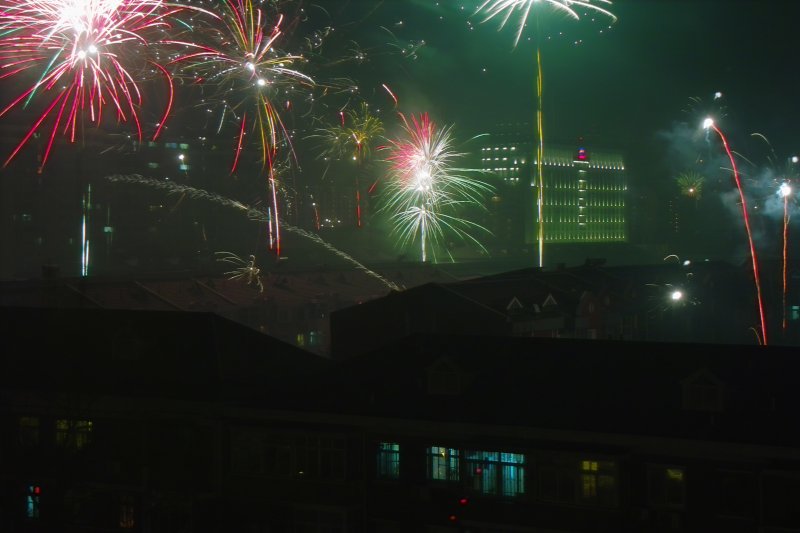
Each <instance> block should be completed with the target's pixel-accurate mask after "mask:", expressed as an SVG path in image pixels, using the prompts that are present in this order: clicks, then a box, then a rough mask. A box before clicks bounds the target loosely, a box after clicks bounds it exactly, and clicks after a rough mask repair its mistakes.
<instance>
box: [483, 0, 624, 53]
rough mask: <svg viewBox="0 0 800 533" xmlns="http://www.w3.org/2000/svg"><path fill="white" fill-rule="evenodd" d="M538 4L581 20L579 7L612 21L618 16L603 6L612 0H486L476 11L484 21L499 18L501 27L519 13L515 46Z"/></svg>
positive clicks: (609, 3)
mask: <svg viewBox="0 0 800 533" xmlns="http://www.w3.org/2000/svg"><path fill="white" fill-rule="evenodd" d="M536 4H546V5H547V6H549V7H551V8H553V9H554V10H556V11H559V12H561V13H565V14H566V15H567V16H569V17H570V18H572V19H575V20H580V18H581V17H580V14H579V13H578V11H576V9H577V8H582V9H588V10H590V11H593V12H595V13H597V14H601V15H605V16H606V17H609V18H610V19H611V20H612V22H616V20H617V17H616V16H615V15H614V14H613V13H612V12H611V11H609V10H608V9H606V8H605V7H603V6H604V5H606V6H610V5H611V1H610V0H595V1H594V2H592V0H485V1H484V2H483V3H482V4H481V5H480V7H478V9H477V11H476V13H481V14H483V17H484V18H483V21H484V22H487V21H489V20H492V19H494V18H499V19H500V28H501V29H502V28H504V27H505V25H506V24H507V23H508V22H509V21H510V20H511V19H512V18H513V16H514V14H517V15H519V22H518V24H517V32H516V34H515V38H514V46H516V45H517V44H519V40H520V39H521V38H522V34H523V33H524V32H525V27H526V26H527V23H528V18H529V17H530V16H531V14H532V12H533V10H534V6H535V5H536Z"/></svg>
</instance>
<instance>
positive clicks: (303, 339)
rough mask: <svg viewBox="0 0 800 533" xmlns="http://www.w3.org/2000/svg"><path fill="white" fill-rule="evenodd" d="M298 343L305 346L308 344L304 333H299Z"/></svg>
mask: <svg viewBox="0 0 800 533" xmlns="http://www.w3.org/2000/svg"><path fill="white" fill-rule="evenodd" d="M297 345H298V346H305V345H306V336H305V334H304V333H298V334H297Z"/></svg>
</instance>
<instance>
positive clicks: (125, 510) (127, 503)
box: [119, 496, 136, 529]
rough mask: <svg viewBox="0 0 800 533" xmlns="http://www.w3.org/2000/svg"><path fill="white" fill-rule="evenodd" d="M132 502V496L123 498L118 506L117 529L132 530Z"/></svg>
mask: <svg viewBox="0 0 800 533" xmlns="http://www.w3.org/2000/svg"><path fill="white" fill-rule="evenodd" d="M134 508H135V507H134V502H133V496H123V497H122V498H121V500H120V505H119V527H120V528H122V529H133V527H134V525H136V522H135V521H134Z"/></svg>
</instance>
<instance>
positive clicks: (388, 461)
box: [378, 442, 400, 479]
mask: <svg viewBox="0 0 800 533" xmlns="http://www.w3.org/2000/svg"><path fill="white" fill-rule="evenodd" d="M378 477H381V478H384V479H397V478H399V477H400V445H399V444H395V443H392V442H381V443H380V444H379V445H378Z"/></svg>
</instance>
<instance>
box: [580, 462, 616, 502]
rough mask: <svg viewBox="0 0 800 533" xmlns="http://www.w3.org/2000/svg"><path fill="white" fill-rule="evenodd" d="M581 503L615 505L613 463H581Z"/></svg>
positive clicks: (614, 471)
mask: <svg viewBox="0 0 800 533" xmlns="http://www.w3.org/2000/svg"><path fill="white" fill-rule="evenodd" d="M579 501H580V502H581V503H590V504H599V505H605V506H615V505H616V504H617V486H616V465H615V463H614V462H613V461H594V460H586V459H584V460H583V461H581V484H580V498H579Z"/></svg>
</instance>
